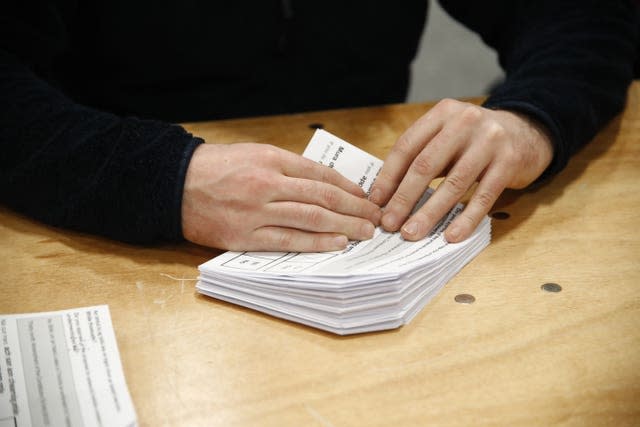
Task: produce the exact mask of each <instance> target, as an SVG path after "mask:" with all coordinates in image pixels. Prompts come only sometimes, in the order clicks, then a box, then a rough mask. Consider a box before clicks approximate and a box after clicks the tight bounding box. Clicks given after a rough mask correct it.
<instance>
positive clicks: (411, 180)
mask: <svg viewBox="0 0 640 427" xmlns="http://www.w3.org/2000/svg"><path fill="white" fill-rule="evenodd" d="M471 132H472V128H470V127H468V126H457V125H456V123H455V122H454V123H453V124H452V125H450V126H447V127H445V128H444V129H442V130H441V131H440V133H438V134H437V135H436V136H435V137H434V138H433V140H432V141H431V142H430V143H429V145H427V146H426V147H425V148H424V150H422V152H420V153H419V154H418V156H417V157H416V158H415V160H414V161H413V163H412V164H411V167H410V168H409V170H408V171H407V173H406V175H405V177H404V179H403V180H402V182H401V183H400V185H399V186H398V189H397V190H396V192H395V193H394V194H393V197H391V200H389V203H388V204H387V206H386V208H385V211H384V214H383V217H382V220H381V223H382V226H383V227H384V228H385V230H388V231H397V230H398V229H399V228H400V226H401V225H402V224H403V223H404V222H405V220H406V219H407V217H408V216H409V214H410V213H411V211H412V210H413V208H414V207H415V204H416V203H417V202H418V200H419V199H420V197H422V195H423V194H424V192H425V191H426V189H427V187H428V186H429V184H430V183H431V181H432V180H433V179H434V178H436V177H438V176H441V175H442V174H443V173H444V171H445V170H446V169H448V168H449V167H450V165H451V164H452V163H453V161H454V160H455V158H456V156H457V155H458V153H459V151H460V149H461V147H464V146H466V141H468V140H469V138H470V134H471ZM474 178H475V177H474ZM432 197H433V196H432ZM432 203H433V202H432ZM427 212H428V211H427ZM423 215H424V213H423ZM418 218H420V217H418ZM432 220H433V219H432V218H431V217H430V216H429V217H428V218H425V219H424V220H421V223H420V224H418V230H417V231H418V235H417V236H416V237H415V238H416V239H420V238H422V237H424V235H426V233H427V231H425V232H424V235H422V234H421V233H420V230H421V229H422V227H424V226H425V224H423V223H431V221H432ZM436 222H437V220H436ZM433 224H435V222H434V223H433ZM411 229H412V228H411V227H410V228H409V230H411ZM407 236H408V234H407ZM420 236H421V237H420Z"/></svg>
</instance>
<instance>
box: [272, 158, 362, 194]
mask: <svg viewBox="0 0 640 427" xmlns="http://www.w3.org/2000/svg"><path fill="white" fill-rule="evenodd" d="M282 160H283V161H282V163H281V167H282V173H283V174H285V175H287V176H289V177H292V178H304V179H311V180H314V181H321V182H325V183H327V184H332V185H335V186H337V187H340V188H342V189H343V190H345V191H347V192H349V193H351V194H353V195H355V196H358V197H365V193H364V191H363V190H362V188H360V187H359V186H358V184H356V183H354V182H351V181H349V180H348V179H347V178H345V177H344V176H343V175H341V174H340V173H339V172H337V171H336V170H334V169H332V168H330V167H328V166H325V165H321V164H320V163H317V162H314V161H313V160H310V159H306V158H304V157H301V156H298V155H297V154H294V153H291V152H289V151H284V152H283V159H282Z"/></svg>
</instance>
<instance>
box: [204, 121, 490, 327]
mask: <svg viewBox="0 0 640 427" xmlns="http://www.w3.org/2000/svg"><path fill="white" fill-rule="evenodd" d="M303 155H304V156H305V157H307V158H310V159H312V160H315V161H317V162H319V163H322V164H325V165H327V166H329V167H332V168H334V169H335V170H337V171H338V172H340V173H342V174H343V175H344V176H346V177H347V178H349V179H350V180H351V181H353V182H356V183H358V184H359V185H360V186H361V187H362V189H363V190H364V191H365V192H367V193H368V192H369V190H370V188H371V185H372V184H373V181H374V180H375V178H376V176H377V175H378V172H379V171H380V169H381V168H382V164H383V162H382V160H380V159H378V158H376V157H374V156H372V155H370V154H368V153H366V152H364V151H362V150H360V149H359V148H357V147H355V146H353V145H351V144H349V143H348V142H346V141H343V140H342V139H340V138H338V137H336V136H334V135H331V134H330V133H328V132H326V131H324V130H318V131H316V133H315V134H314V136H313V138H312V139H311V141H310V142H309V145H308V146H307V148H306V150H305V152H304V153H303ZM431 194H432V191H431V190H429V191H427V192H426V193H425V194H424V196H423V197H422V199H421V200H420V202H418V204H417V206H416V208H417V207H419V206H421V205H422V204H423V203H424V202H425V201H426V200H427V199H428V198H429V196H430V195H431ZM463 208H464V207H463V205H461V204H458V205H457V206H455V207H454V208H453V209H452V210H451V212H449V214H448V215H447V216H446V217H444V218H443V219H442V220H441V221H440V223H439V224H438V225H437V226H436V227H435V228H434V230H433V231H432V232H431V233H430V234H429V235H428V236H427V237H425V238H424V239H423V240H421V241H418V242H409V241H406V240H404V239H403V238H402V237H401V235H400V233H388V232H385V231H383V230H382V229H381V228H379V227H378V229H376V231H375V234H374V237H373V238H372V239H371V240H367V241H358V242H351V243H350V244H349V246H348V247H347V248H346V249H345V250H343V251H339V252H324V253H291V252H289V253H284V252H226V253H224V254H222V255H220V256H218V257H216V258H214V259H212V260H210V261H208V262H206V263H204V264H202V265H201V266H200V267H199V270H200V277H199V281H198V283H197V289H198V291H199V292H201V293H202V294H205V295H209V296H211V297H214V298H218V299H221V300H224V301H228V302H232V303H235V304H238V305H242V306H245V307H249V308H252V309H255V310H258V311H262V312H264V313H268V314H271V315H273V316H277V317H281V318H284V319H289V320H292V321H295V322H299V323H303V324H305V325H309V326H313V327H316V328H320V329H324V330H327V331H330V332H333V333H336V334H341V335H343V334H353V333H360V332H368V331H375V330H383V329H392V328H397V327H399V326H402V325H403V324H406V323H408V322H409V321H410V320H411V319H412V318H413V317H414V316H415V315H416V314H417V313H418V312H419V311H420V310H421V309H422V308H423V307H424V306H425V304H427V302H429V300H430V299H431V298H433V296H435V295H436V294H437V293H438V291H439V290H440V289H441V288H442V287H443V286H444V285H445V284H446V283H447V282H448V281H449V280H450V279H451V278H452V277H453V276H454V275H455V274H456V273H457V272H458V271H460V269H462V267H464V265H466V264H467V263H468V262H469V261H471V260H472V259H473V258H474V257H475V256H476V255H477V254H478V253H479V252H480V251H481V250H482V249H483V248H484V247H486V246H487V245H488V244H489V242H490V240H491V222H490V219H489V218H488V217H485V218H484V219H483V221H482V222H481V223H480V225H479V226H478V228H477V229H476V230H475V232H474V233H473V235H472V236H471V237H469V238H468V239H467V240H465V241H463V242H460V243H455V244H454V243H448V242H447V241H446V240H445V239H444V236H443V231H444V229H445V228H446V226H447V225H448V224H449V223H450V222H451V221H452V220H453V218H455V217H456V215H458V214H459V213H460V212H461V211H462V209H463Z"/></svg>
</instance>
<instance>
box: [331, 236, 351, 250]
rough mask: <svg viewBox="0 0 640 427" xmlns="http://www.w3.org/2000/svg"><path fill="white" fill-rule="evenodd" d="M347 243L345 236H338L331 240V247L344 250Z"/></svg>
mask: <svg viewBox="0 0 640 427" xmlns="http://www.w3.org/2000/svg"><path fill="white" fill-rule="evenodd" d="M347 243H349V240H348V239H347V236H338V237H334V238H333V245H334V248H336V249H344V248H345V247H346V246H347Z"/></svg>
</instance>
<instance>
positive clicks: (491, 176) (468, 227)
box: [444, 166, 508, 243]
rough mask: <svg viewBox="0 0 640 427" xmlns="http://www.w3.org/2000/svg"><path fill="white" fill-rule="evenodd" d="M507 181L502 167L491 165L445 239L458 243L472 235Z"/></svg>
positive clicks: (447, 230) (447, 231)
mask: <svg viewBox="0 0 640 427" xmlns="http://www.w3.org/2000/svg"><path fill="white" fill-rule="evenodd" d="M507 182H508V175H507V174H505V173H504V171H503V170H502V168H499V167H497V166H495V167H490V168H489V169H488V170H487V171H486V172H485V174H484V176H483V177H482V179H481V180H480V183H479V184H478V187H477V188H476V190H475V191H474V193H473V195H472V196H471V200H470V201H469V203H468V204H467V206H466V207H465V208H464V210H463V211H462V212H461V213H460V214H459V215H458V216H457V217H456V219H454V220H453V222H452V223H451V224H450V225H449V227H447V229H446V230H445V233H444V237H445V239H446V240H447V241H448V242H451V243H456V242H461V241H463V240H465V239H466V238H468V237H469V236H471V234H472V233H473V232H474V230H475V229H476V228H477V227H478V224H480V221H482V219H483V218H484V216H485V215H487V213H489V211H490V210H491V207H492V206H493V205H494V203H495V202H496V200H497V199H498V197H500V194H502V192H503V191H504V189H505V188H506V187H507Z"/></svg>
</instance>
